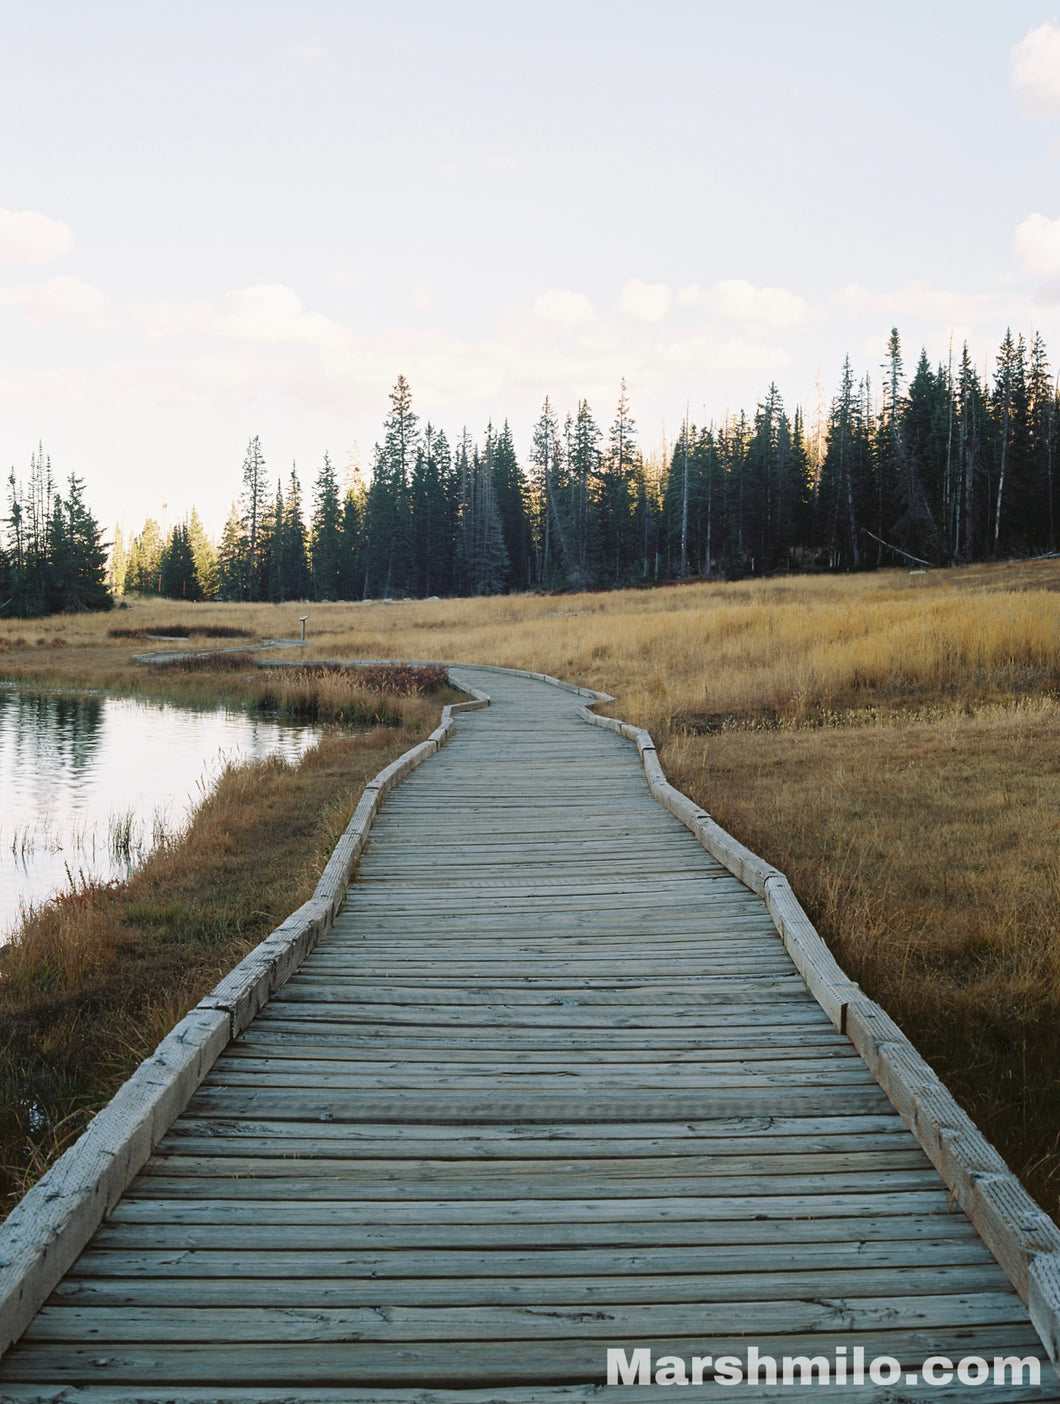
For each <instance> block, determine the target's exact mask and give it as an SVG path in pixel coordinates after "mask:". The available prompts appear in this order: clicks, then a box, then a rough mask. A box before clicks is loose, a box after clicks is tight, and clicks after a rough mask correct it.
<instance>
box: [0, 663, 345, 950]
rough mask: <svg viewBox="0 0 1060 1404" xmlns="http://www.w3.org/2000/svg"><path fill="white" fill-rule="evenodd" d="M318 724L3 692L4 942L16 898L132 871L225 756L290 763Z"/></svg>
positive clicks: (0, 915)
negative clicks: (269, 757)
mask: <svg viewBox="0 0 1060 1404" xmlns="http://www.w3.org/2000/svg"><path fill="white" fill-rule="evenodd" d="M319 734H320V733H319V729H317V728H313V727H306V726H291V725H285V724H284V723H282V722H274V721H264V720H259V719H255V718H251V717H247V716H244V715H241V714H238V713H226V712H188V711H183V710H182V709H181V708H179V707H171V706H166V705H164V704H161V703H149V702H139V701H129V700H126V699H121V698H108V697H71V696H62V695H58V694H34V693H26V692H20V691H9V690H4V689H2V688H0V941H3V940H4V939H5V936H6V935H8V934H9V933H10V930H11V928H12V927H13V926H14V925H15V924H16V923H17V921H18V916H19V908H20V904H24V903H27V902H35V901H39V900H40V899H42V898H44V897H47V896H48V895H49V894H51V893H54V892H56V891H58V890H60V889H61V888H68V887H69V886H70V884H71V882H73V883H76V884H78V885H80V883H81V882H82V880H84V881H89V882H92V881H108V880H109V879H111V878H121V877H125V876H127V875H128V874H129V872H130V871H131V870H132V869H133V868H134V867H136V865H137V863H138V862H139V861H140V860H141V859H142V858H143V857H144V856H145V855H146V854H147V853H148V852H149V851H150V849H151V848H152V847H153V846H154V845H155V843H156V842H157V841H158V840H159V838H160V837H161V836H163V835H165V834H173V833H175V832H176V831H178V830H179V829H180V828H181V826H182V825H183V823H184V822H185V820H186V819H187V818H188V816H189V814H190V813H191V811H192V810H193V809H194V808H195V806H196V805H197V804H199V803H201V801H202V799H203V798H204V796H205V793H206V791H207V790H208V789H209V787H210V785H211V784H212V783H213V781H214V780H215V779H216V777H217V775H218V774H219V772H220V771H221V769H222V768H223V766H224V765H225V764H226V762H228V761H246V760H255V759H258V758H261V757H264V756H267V755H272V754H274V753H279V754H280V755H283V756H285V757H287V758H288V759H290V760H295V759H297V758H298V757H299V756H300V755H301V754H302V752H303V751H305V750H307V749H308V747H309V746H311V745H312V744H313V742H314V741H315V740H316V739H317V737H318V736H319Z"/></svg>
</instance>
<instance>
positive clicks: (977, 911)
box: [0, 561, 1060, 1215]
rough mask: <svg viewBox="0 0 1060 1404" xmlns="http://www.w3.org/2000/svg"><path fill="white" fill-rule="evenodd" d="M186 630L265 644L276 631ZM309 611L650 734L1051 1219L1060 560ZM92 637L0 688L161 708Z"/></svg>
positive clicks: (324, 635)
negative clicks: (41, 686) (137, 699)
mask: <svg viewBox="0 0 1060 1404" xmlns="http://www.w3.org/2000/svg"><path fill="white" fill-rule="evenodd" d="M167 608H168V609H169V610H170V612H171V614H172V617H174V618H176V617H179V616H178V614H177V613H176V611H177V610H181V611H182V612H183V614H184V615H185V616H186V615H187V612H188V611H187V606H178V605H172V606H167V605H166V604H165V602H159V603H151V604H147V603H144V604H137V605H135V606H134V611H131V612H130V613H131V618H132V619H133V620H135V621H136V622H138V623H139V622H140V621H141V620H142V621H143V623H144V627H145V628H146V627H149V628H150V629H151V631H152V632H155V631H157V632H159V633H164V632H165V619H166V612H167ZM200 612H201V615H202V618H203V621H204V623H224V622H225V621H228V622H229V623H232V622H233V621H238V622H239V623H240V624H241V625H242V626H243V627H247V628H253V629H254V631H255V632H256V633H257V632H259V631H260V633H261V634H262V635H264V636H269V635H272V636H276V635H278V634H280V633H282V632H283V630H282V629H281V627H280V625H279V624H278V623H277V620H278V619H280V618H286V615H284V614H283V612H282V610H281V608H280V607H278V606H213V605H211V606H199V607H198V609H197V611H196V613H197V614H198V613H200ZM303 612H305V611H304V610H303ZM308 612H309V616H310V619H309V626H310V635H311V639H310V645H309V647H308V649H307V650H306V656H307V657H308V658H313V657H316V658H326V659H343V658H346V659H352V658H358V659H360V658H376V659H379V658H390V659H402V658H406V659H408V658H411V659H417V658H419V659H422V658H433V659H442V660H447V661H463V662H482V663H497V664H504V665H508V666H512V667H522V668H528V669H533V670H538V671H542V672H548V673H553V674H556V675H558V676H560V677H565V678H568V679H570V680H571V681H577V682H579V683H582V684H586V685H588V686H593V687H598V688H601V689H603V690H606V691H608V692H612V693H614V694H616V701H615V702H614V703H611V704H608V705H607V706H606V707H605V708H603V709H602V710H605V711H607V712H609V713H612V714H617V715H621V716H624V717H626V718H628V719H629V720H632V721H635V722H636V723H637V724H638V725H641V726H646V727H647V728H648V729H649V730H651V731H652V733H653V735H654V736H655V738H656V741H657V743H658V745H659V747H660V750H661V754H662V759H663V763H664V765H665V766H666V768H667V770H668V773H669V775H670V777H671V779H672V780H673V782H674V783H675V784H677V785H679V786H680V787H681V788H682V789H684V790H686V791H687V792H688V793H690V794H692V795H693V796H694V797H695V798H696V799H697V800H698V801H699V803H701V804H703V805H704V807H706V808H707V809H709V810H710V811H711V812H712V813H713V814H714V815H715V816H716V817H717V818H718V819H719V821H720V822H722V823H723V824H724V825H725V826H726V827H727V828H729V829H730V830H731V831H732V832H733V833H735V834H736V835H737V836H738V837H739V838H741V839H742V840H743V841H744V842H746V843H748V844H749V845H750V846H751V847H752V848H754V849H755V850H756V851H757V852H759V853H760V854H762V856H763V857H765V858H766V859H768V860H769V861H771V862H773V863H775V864H777V866H778V867H780V868H782V869H783V870H784V871H786V872H787V873H788V875H789V877H790V878H791V880H792V883H793V885H794V887H795V890H796V892H797V893H798V894H799V896H800V897H801V899H802V900H803V902H804V904H805V905H806V907H807V909H808V910H809V912H810V915H811V916H812V917H813V919H814V920H815V921H816V922H817V924H818V926H819V929H820V930H821V932H822V934H823V935H824V936H825V938H826V939H827V940H828V941H829V942H830V944H831V945H832V947H833V949H834V950H835V952H836V954H837V957H838V959H839V961H840V963H841V964H843V965H844V967H845V968H846V969H847V970H848V971H849V973H850V974H851V975H852V976H853V977H854V978H855V979H858V980H860V981H861V983H862V984H863V985H864V987H865V988H866V989H867V990H868V992H869V993H870V994H871V995H872V996H873V997H874V998H876V999H878V1000H879V1001H880V1002H881V1003H883V1004H884V1005H885V1006H886V1007H887V1009H888V1010H889V1011H890V1013H891V1014H893V1015H894V1016H895V1017H896V1018H897V1019H898V1020H899V1022H900V1023H901V1024H902V1025H903V1027H905V1029H906V1030H907V1031H908V1033H909V1035H910V1037H911V1038H912V1039H913V1041H914V1042H915V1043H916V1044H917V1046H918V1047H920V1048H921V1050H922V1051H923V1052H924V1054H925V1055H926V1056H927V1057H928V1058H929V1059H930V1060H931V1061H932V1062H933V1064H934V1065H935V1067H936V1068H937V1069H938V1070H939V1072H940V1074H941V1075H942V1076H943V1078H944V1079H945V1080H946V1081H947V1083H948V1084H949V1085H950V1087H951V1088H952V1089H953V1091H954V1093H955V1094H956V1095H957V1097H958V1098H959V1100H961V1101H962V1103H963V1104H964V1105H965V1106H966V1107H967V1108H968V1109H969V1111H970V1112H971V1113H972V1115H973V1116H974V1117H975V1118H976V1120H977V1121H978V1122H979V1123H980V1124H981V1125H982V1126H983V1127H984V1129H985V1130H986V1131H987V1133H988V1134H989V1135H990V1136H991V1137H992V1138H993V1139H994V1140H995V1141H996V1143H997V1144H998V1146H999V1147H1000V1149H1001V1150H1002V1151H1003V1153H1004V1154H1005V1155H1006V1156H1007V1158H1008V1159H1009V1161H1010V1163H1011V1164H1012V1165H1013V1168H1014V1169H1015V1170H1016V1171H1017V1172H1018V1173H1019V1174H1020V1175H1021V1176H1022V1177H1023V1178H1024V1180H1025V1181H1026V1183H1027V1184H1028V1185H1029V1187H1030V1188H1031V1190H1032V1191H1033V1192H1034V1193H1035V1194H1036V1195H1037V1196H1038V1197H1039V1199H1040V1200H1041V1201H1042V1203H1043V1204H1044V1205H1045V1206H1046V1207H1047V1208H1048V1209H1049V1210H1050V1212H1052V1213H1053V1214H1054V1215H1055V1214H1058V1211H1060V1080H1058V1079H1057V1076H1056V1071H1055V1070H1056V1068H1057V1067H1058V1066H1060V1017H1058V1015H1060V920H1058V918H1060V857H1058V846H1057V840H1058V837H1060V808H1058V800H1060V764H1058V761H1060V562H1058V561H1039V562H1029V563H1023V564H1011V565H994V566H976V567H968V568H963V569H958V570H951V571H939V572H932V573H928V574H922V573H906V572H898V571H895V572H886V573H880V574H866V575H854V576H846V577H816V578H814V577H785V578H778V579H774V580H763V581H753V582H743V583H738V584H731V585H705V584H689V585H680V586H673V587H668V588H662V589H658V590H652V591H627V592H623V593H614V594H606V593H600V594H582V595H567V596H558V597H557V596H522V597H505V596H498V597H494V598H489V599H480V600H461V601H445V600H443V601H416V602H411V601H410V602H405V603H393V604H389V603H388V604H384V603H381V602H377V603H364V604H334V605H311V606H309V607H308ZM287 614H289V615H290V619H289V621H288V624H287V632H288V633H291V632H293V631H294V629H295V627H296V619H297V614H298V611H297V610H296V609H295V608H294V607H288V608H287ZM21 627H22V629H23V630H24V627H25V626H21ZM104 628H105V626H103V625H99V626H96V625H95V623H94V621H92V620H88V619H85V618H84V617H81V618H78V619H76V620H65V619H64V620H57V621H46V622H45V623H43V624H36V625H34V629H35V630H39V631H40V632H39V635H38V637H37V641H36V642H34V641H27V639H26V638H25V637H23V638H22V639H20V640H18V639H17V635H18V633H19V632H20V630H19V629H18V628H17V627H16V626H15V625H14V624H12V625H9V626H0V649H2V648H3V646H4V641H5V639H6V640H7V642H8V644H9V647H8V649H7V651H6V652H5V654H4V660H3V671H4V673H5V674H6V675H7V676H22V677H35V678H37V679H39V680H45V679H47V678H49V677H51V678H53V679H58V678H60V677H62V678H71V677H77V676H80V677H82V678H83V679H84V680H85V681H86V682H88V681H89V680H90V678H91V677H92V676H93V672H94V676H95V679H96V682H97V685H98V684H100V683H102V682H104V681H106V680H107V679H108V678H111V679H113V680H114V682H115V685H116V686H119V687H123V688H127V689H130V690H131V689H133V688H138V689H140V690H144V691H149V690H152V688H154V687H156V686H159V685H160V683H159V682H158V680H154V681H152V679H151V678H150V677H149V676H148V674H149V673H151V674H153V673H154V671H155V670H153V669H152V670H145V669H143V668H142V667H138V666H136V665H131V664H130V663H129V662H128V646H126V653H125V655H124V656H123V655H122V654H121V653H120V651H119V652H115V649H116V648H117V647H118V646H117V644H116V643H115V642H114V641H109V642H108V641H106V640H104V639H103V637H102V636H103V629H104ZM53 638H55V639H57V640H58V641H60V642H65V644H66V645H67V647H65V648H63V649H56V648H54V647H53V646H52V644H53ZM16 640H17V641H16ZM266 656H270V655H266ZM272 656H276V657H279V656H280V655H272ZM193 681H194V679H193V678H189V682H193ZM172 683H173V680H172V679H169V678H167V679H166V681H165V687H166V688H167V689H168V688H169V687H170V686H171V685H172Z"/></svg>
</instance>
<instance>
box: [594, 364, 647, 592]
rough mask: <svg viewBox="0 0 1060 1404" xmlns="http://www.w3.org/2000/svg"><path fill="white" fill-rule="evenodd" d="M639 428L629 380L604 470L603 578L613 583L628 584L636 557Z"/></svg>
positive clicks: (600, 499)
mask: <svg viewBox="0 0 1060 1404" xmlns="http://www.w3.org/2000/svg"><path fill="white" fill-rule="evenodd" d="M636 456H637V445H636V426H635V424H634V422H633V419H632V416H631V415H630V410H629V393H628V391H627V389H626V382H625V379H623V381H622V385H621V389H620V391H619V396H618V408H617V409H616V411H615V418H614V421H613V422H612V425H611V432H610V435H609V439H608V451H607V453H606V454H605V455H604V459H603V462H602V464H601V468H600V478H599V487H598V490H597V504H596V506H597V521H598V531H597V534H598V537H599V540H600V577H601V579H602V580H604V581H607V582H608V583H610V584H614V585H621V584H624V583H625V582H626V581H627V580H628V579H629V577H630V575H631V573H632V572H631V566H632V563H633V561H634V560H635V558H636V552H635V538H634V532H633V484H634V468H635V465H636Z"/></svg>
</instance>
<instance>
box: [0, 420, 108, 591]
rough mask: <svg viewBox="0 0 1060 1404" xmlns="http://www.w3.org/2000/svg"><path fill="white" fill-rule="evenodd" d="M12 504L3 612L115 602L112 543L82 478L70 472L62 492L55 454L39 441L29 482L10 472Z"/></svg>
mask: <svg viewBox="0 0 1060 1404" xmlns="http://www.w3.org/2000/svg"><path fill="white" fill-rule="evenodd" d="M7 508H8V510H7V515H6V517H5V518H4V527H5V531H4V533H3V535H2V536H0V615H3V614H12V615H23V616H28V615H35V614H57V613H59V612H60V611H62V610H99V609H109V608H110V607H111V605H112V604H113V603H114V601H113V598H112V596H111V593H110V591H109V589H108V588H107V579H106V574H107V548H106V546H105V544H104V542H103V539H102V532H101V530H100V526H99V523H98V522H97V521H96V519H95V517H93V515H92V513H91V512H90V511H89V509H88V506H87V505H86V503H85V493H84V483H83V481H82V480H81V479H80V478H78V477H76V476H75V475H73V474H71V475H70V477H69V478H68V479H67V483H66V487H65V490H64V491H62V492H60V490H59V485H58V484H57V483H56V480H55V478H54V476H53V474H52V466H51V459H50V458H48V457H47V456H46V455H45V453H44V450H43V447H41V446H39V445H38V447H37V449H36V450H35V451H34V453H33V455H32V457H31V459H30V468H29V479H28V481H25V482H24V481H20V480H19V479H18V478H17V477H16V476H15V470H14V469H13V468H12V470H11V472H10V475H9V477H8V480H7Z"/></svg>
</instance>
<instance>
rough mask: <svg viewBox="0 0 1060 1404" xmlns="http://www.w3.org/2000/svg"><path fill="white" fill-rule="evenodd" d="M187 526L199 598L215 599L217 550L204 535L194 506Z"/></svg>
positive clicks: (216, 592)
mask: <svg viewBox="0 0 1060 1404" xmlns="http://www.w3.org/2000/svg"><path fill="white" fill-rule="evenodd" d="M187 528H188V542H189V544H190V546H191V553H192V556H193V558H194V561H195V575H196V577H197V578H198V581H199V590H200V592H201V594H200V598H201V599H204V600H216V599H217V597H218V594H219V592H220V588H221V585H220V577H219V575H218V570H217V552H216V550H215V549H214V545H213V542H212V541H211V540H210V538H209V537H208V536H207V535H206V528H205V527H204V526H203V524H202V521H201V519H200V517H199V514H198V512H197V511H196V510H195V508H194V507H193V508H192V509H191V512H190V514H189V516H188V521H187Z"/></svg>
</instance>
